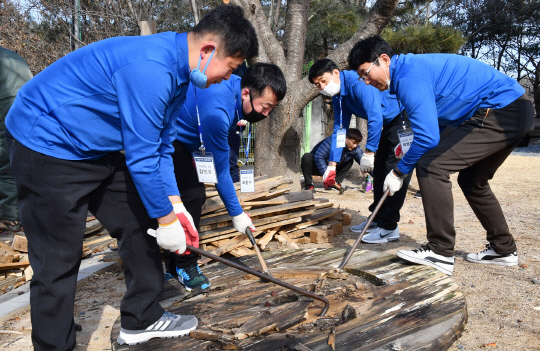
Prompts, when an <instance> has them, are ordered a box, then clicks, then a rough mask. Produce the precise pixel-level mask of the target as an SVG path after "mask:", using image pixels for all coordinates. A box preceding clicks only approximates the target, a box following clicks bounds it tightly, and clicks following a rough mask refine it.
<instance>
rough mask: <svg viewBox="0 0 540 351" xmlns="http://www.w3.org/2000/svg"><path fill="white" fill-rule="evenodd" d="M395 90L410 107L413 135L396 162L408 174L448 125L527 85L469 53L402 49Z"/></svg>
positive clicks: (502, 102)
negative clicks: (405, 53) (457, 53)
mask: <svg viewBox="0 0 540 351" xmlns="http://www.w3.org/2000/svg"><path fill="white" fill-rule="evenodd" d="M390 79H391V83H390V93H392V94H396V95H397V98H398V99H399V101H400V103H401V105H402V106H403V107H404V108H405V110H406V111H407V115H408V117H409V120H410V121H411V126H412V129H413V132H414V139H413V142H412V144H411V147H410V149H409V151H408V152H407V154H406V155H405V157H403V159H402V160H401V161H400V162H399V164H398V165H397V167H398V169H399V170H400V171H401V172H403V173H405V174H408V173H410V172H411V171H412V170H413V168H414V167H415V166H416V163H417V162H418V159H419V158H420V157H421V156H422V155H423V154H425V153H426V152H427V151H428V150H430V149H432V148H434V147H435V146H437V145H438V144H439V132H440V130H441V129H443V128H444V127H457V126H459V125H460V124H461V123H462V122H464V121H466V120H468V119H470V118H471V117H472V115H473V114H474V113H475V112H476V111H478V110H479V109H482V108H502V107H505V106H506V105H508V104H510V103H511V102H513V101H514V100H516V99H518V98H519V97H520V96H522V95H523V94H524V93H525V90H524V89H523V88H522V87H521V86H520V85H519V84H518V82H517V81H516V80H515V79H513V78H510V77H508V76H507V75H505V74H503V73H501V72H499V71H497V70H496V69H494V68H493V67H491V66H488V65H487V64H485V63H483V62H480V61H478V60H475V59H473V58H470V57H465V56H461V55H451V54H423V55H413V54H407V55H399V56H394V57H392V62H391V64H390Z"/></svg>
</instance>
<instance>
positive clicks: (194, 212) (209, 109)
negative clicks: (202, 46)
mask: <svg viewBox="0 0 540 351" xmlns="http://www.w3.org/2000/svg"><path fill="white" fill-rule="evenodd" d="M286 92H287V84H286V81H285V77H284V75H283V73H282V72H281V70H280V69H279V67H278V66H276V65H273V64H269V63H256V64H253V65H251V66H249V67H248V68H247V70H246V72H245V73H244V75H243V76H242V78H240V77H238V76H235V75H232V76H231V78H230V79H229V80H228V81H226V82H222V83H221V84H216V85H213V86H212V87H210V88H208V89H204V90H202V89H198V88H195V87H193V85H190V87H189V89H188V92H187V98H186V103H185V104H184V106H183V107H182V109H181V110H180V113H179V115H178V121H177V126H178V134H177V136H176V141H175V142H174V144H173V145H174V150H175V151H174V154H173V162H174V170H175V174H176V181H177V184H178V188H179V189H180V193H181V194H182V200H183V201H184V204H185V206H186V208H187V210H188V212H189V213H190V214H191V216H192V217H193V221H194V224H195V227H197V228H198V226H199V221H200V218H201V212H202V206H203V205H204V202H205V200H206V193H205V187H204V184H203V183H200V182H199V180H198V176H197V170H196V169H195V167H194V166H193V157H192V154H193V152H195V151H198V150H199V148H200V147H201V143H204V148H205V154H211V155H212V156H213V162H214V164H215V171H216V175H217V184H216V189H217V191H218V193H219V196H220V197H221V199H222V200H223V204H224V205H225V208H226V209H227V212H228V213H229V215H230V216H231V217H232V223H233V226H234V228H235V229H236V230H238V231H239V232H240V233H242V234H244V233H245V232H246V229H247V228H251V230H253V231H254V230H255V226H253V223H252V222H251V219H250V218H249V216H248V215H247V214H246V213H245V212H244V210H243V209H242V206H241V205H240V202H239V201H238V197H237V196H236V190H235V187H234V184H233V181H232V179H231V174H230V172H229V139H228V137H229V134H230V132H231V130H234V129H235V128H236V125H237V122H238V121H239V120H242V119H244V120H246V121H248V122H249V123H250V124H251V123H257V122H259V121H261V120H263V119H264V118H266V117H267V116H268V114H269V113H270V112H271V111H272V109H273V108H274V107H276V105H277V103H278V102H279V101H281V100H282V99H283V98H284V97H285V94H286ZM195 94H196V95H195ZM203 101H204V103H202V102H203ZM199 121H200V126H201V129H200V131H201V132H202V136H201V135H200V134H199V127H198V125H199ZM201 138H202V139H201ZM197 258H198V255H196V254H194V253H189V254H187V255H176V254H173V259H171V260H169V263H168V264H167V267H168V273H169V274H171V275H173V276H176V277H178V280H179V281H180V282H181V283H182V284H183V285H184V286H185V287H186V289H188V290H192V289H195V288H202V289H205V288H207V287H209V286H210V282H209V281H208V279H207V278H206V277H205V276H204V275H203V274H202V273H201V271H200V270H199V266H198V264H197Z"/></svg>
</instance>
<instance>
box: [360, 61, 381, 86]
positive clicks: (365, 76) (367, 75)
mask: <svg viewBox="0 0 540 351" xmlns="http://www.w3.org/2000/svg"><path fill="white" fill-rule="evenodd" d="M378 59H379V58H378V57H377V59H375V61H373V63H372V64H371V66H369V68H368V69H367V71H366V73H364V74H363V75H361V76H360V77H358V80H359V81H363V80H365V79H366V78H368V77H369V72H370V71H371V69H372V68H373V65H374V64H375V62H377V60H378Z"/></svg>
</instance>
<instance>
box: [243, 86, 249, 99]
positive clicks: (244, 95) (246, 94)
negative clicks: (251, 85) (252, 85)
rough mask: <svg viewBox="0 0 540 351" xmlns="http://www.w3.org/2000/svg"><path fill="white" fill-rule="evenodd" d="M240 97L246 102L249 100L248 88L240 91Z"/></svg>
mask: <svg viewBox="0 0 540 351" xmlns="http://www.w3.org/2000/svg"><path fill="white" fill-rule="evenodd" d="M241 97H242V99H244V100H246V99H248V100H249V89H248V88H243V89H242V94H241Z"/></svg>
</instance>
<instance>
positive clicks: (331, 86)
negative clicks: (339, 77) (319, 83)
mask: <svg viewBox="0 0 540 351" xmlns="http://www.w3.org/2000/svg"><path fill="white" fill-rule="evenodd" d="M340 90H341V85H340V84H338V83H335V82H334V73H332V79H331V80H330V82H328V84H327V85H326V86H325V87H324V89H323V90H321V94H323V95H326V96H329V97H332V96H334V95H336V94H338V93H339V91H340Z"/></svg>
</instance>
